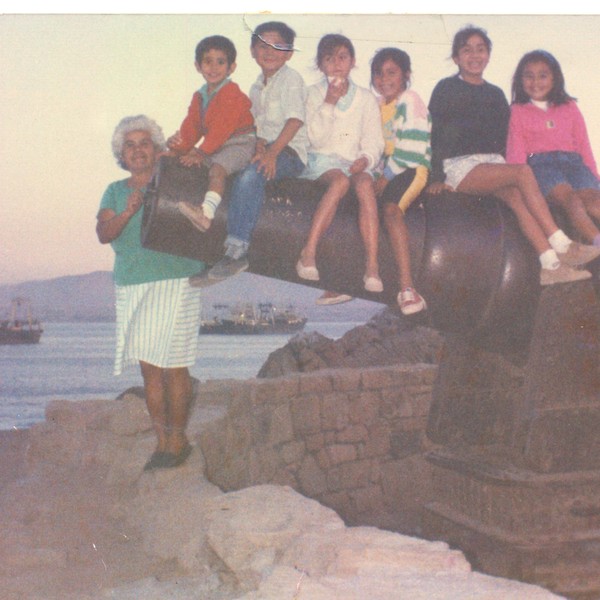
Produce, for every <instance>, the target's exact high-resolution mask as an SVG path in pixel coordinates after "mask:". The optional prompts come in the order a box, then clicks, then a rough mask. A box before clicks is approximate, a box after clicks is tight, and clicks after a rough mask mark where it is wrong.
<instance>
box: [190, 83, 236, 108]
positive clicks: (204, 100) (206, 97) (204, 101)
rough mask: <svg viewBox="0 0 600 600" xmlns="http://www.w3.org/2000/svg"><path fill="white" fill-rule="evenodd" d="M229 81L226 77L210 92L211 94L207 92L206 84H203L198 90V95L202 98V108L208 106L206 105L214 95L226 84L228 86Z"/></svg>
mask: <svg viewBox="0 0 600 600" xmlns="http://www.w3.org/2000/svg"><path fill="white" fill-rule="evenodd" d="M229 81H230V79H229V78H228V77H226V78H225V79H223V81H221V83H220V84H219V85H218V86H217V87H216V88H215V89H214V90H213V91H212V92H210V93H209V92H208V84H207V83H205V84H204V85H203V86H202V87H201V88H200V89H199V90H198V93H199V94H200V96H201V97H202V104H203V105H204V107H207V106H208V103H209V102H210V101H211V100H212V99H213V98H214V97H215V95H216V94H217V92H218V91H219V90H220V89H221V88H222V87H223V86H224V85H226V84H228V83H229Z"/></svg>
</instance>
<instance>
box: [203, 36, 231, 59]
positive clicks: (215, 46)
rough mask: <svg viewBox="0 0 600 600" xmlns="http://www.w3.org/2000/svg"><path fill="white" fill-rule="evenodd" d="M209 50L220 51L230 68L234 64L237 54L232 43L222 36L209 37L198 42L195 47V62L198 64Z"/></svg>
mask: <svg viewBox="0 0 600 600" xmlns="http://www.w3.org/2000/svg"><path fill="white" fill-rule="evenodd" d="M210 50H221V51H222V52H224V53H225V56H226V57H227V63H228V64H229V65H230V66H231V65H232V64H233V63H234V62H235V58H236V56H237V52H236V50H235V46H234V45H233V42H232V41H231V40H230V39H229V38H226V37H225V36H223V35H211V36H210V37H206V38H204V39H203V40H200V42H198V45H197V46H196V62H197V63H198V64H200V63H201V62H202V59H203V58H204V55H205V54H206V53H207V52H210Z"/></svg>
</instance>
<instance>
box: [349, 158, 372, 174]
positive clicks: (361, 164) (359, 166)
mask: <svg viewBox="0 0 600 600" xmlns="http://www.w3.org/2000/svg"><path fill="white" fill-rule="evenodd" d="M368 166H369V159H368V158H367V157H366V156H361V157H360V158H357V159H356V160H355V161H354V162H353V163H352V164H351V165H350V173H351V174H352V175H356V174H357V173H362V172H363V171H364V170H365V169H366V168H367V167H368Z"/></svg>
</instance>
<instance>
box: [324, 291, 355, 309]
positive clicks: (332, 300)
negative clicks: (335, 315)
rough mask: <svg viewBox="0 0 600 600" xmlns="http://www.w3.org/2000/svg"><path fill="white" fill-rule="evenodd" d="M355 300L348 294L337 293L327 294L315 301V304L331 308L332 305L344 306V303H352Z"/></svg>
mask: <svg viewBox="0 0 600 600" xmlns="http://www.w3.org/2000/svg"><path fill="white" fill-rule="evenodd" d="M350 300H354V298H353V297H352V296H348V294H338V293H337V292H325V293H324V294H323V295H322V296H320V297H319V298H317V299H316V300H315V304H319V305H321V306H330V305H331V304H342V303H343V302H350Z"/></svg>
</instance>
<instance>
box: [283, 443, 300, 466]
mask: <svg viewBox="0 0 600 600" xmlns="http://www.w3.org/2000/svg"><path fill="white" fill-rule="evenodd" d="M305 453H306V445H305V444H304V442H294V441H292V442H288V443H286V444H282V445H281V447H280V448H279V456H280V457H281V460H282V461H283V462H284V463H285V464H286V465H290V464H292V463H297V462H300V461H301V460H302V458H303V457H304V455H305Z"/></svg>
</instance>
